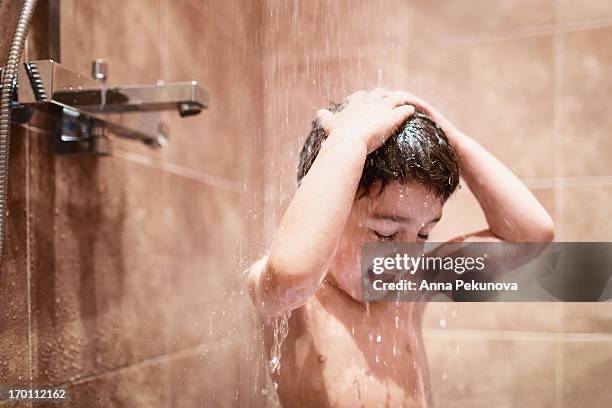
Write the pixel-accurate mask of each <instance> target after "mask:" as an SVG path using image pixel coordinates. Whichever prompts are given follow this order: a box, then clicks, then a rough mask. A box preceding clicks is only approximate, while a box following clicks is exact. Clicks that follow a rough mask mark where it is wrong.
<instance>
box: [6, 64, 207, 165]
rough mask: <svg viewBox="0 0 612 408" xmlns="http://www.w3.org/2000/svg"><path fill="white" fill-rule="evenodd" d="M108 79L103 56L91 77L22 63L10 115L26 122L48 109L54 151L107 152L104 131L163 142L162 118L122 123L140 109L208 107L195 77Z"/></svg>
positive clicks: (189, 111) (189, 112)
mask: <svg viewBox="0 0 612 408" xmlns="http://www.w3.org/2000/svg"><path fill="white" fill-rule="evenodd" d="M0 70H1V68H0ZM106 77H107V64H106V62H104V61H103V60H95V61H94V62H93V63H92V78H89V77H87V76H83V75H80V74H78V73H76V72H73V71H72V70H70V69H68V68H66V67H64V66H63V65H61V64H58V63H56V62H54V61H52V60H41V61H29V62H25V63H23V64H22V65H21V67H20V69H19V72H18V76H17V78H18V80H17V86H16V87H15V92H14V96H13V112H14V115H13V118H14V120H20V121H22V122H28V121H29V120H30V118H31V116H32V113H33V112H36V111H43V112H46V113H47V114H48V115H49V117H50V118H51V121H52V127H53V136H54V138H53V139H54V143H53V145H54V151H55V152H56V153H58V154H69V153H81V154H83V153H86V154H97V155H105V154H110V153H111V141H110V139H109V137H108V135H107V133H108V132H110V133H112V134H114V135H117V136H121V137H124V138H128V139H134V140H140V141H142V142H143V143H145V144H147V145H149V146H152V147H160V146H163V145H165V144H166V143H167V134H166V126H165V125H164V124H163V123H161V122H158V121H155V123H151V122H152V121H146V120H144V121H143V120H142V118H140V119H141V121H140V122H141V123H139V124H138V125H136V126H134V125H130V124H126V123H125V122H126V121H128V122H129V120H130V119H134V118H133V116H134V115H136V113H138V112H140V113H141V114H142V113H147V112H159V111H165V110H176V111H177V112H178V113H179V115H180V116H181V117H186V116H193V115H197V114H199V113H201V111H202V110H203V109H206V108H207V107H208V94H207V92H206V91H205V90H204V89H203V88H202V87H201V86H200V85H199V84H198V83H197V82H195V81H187V82H176V83H163V82H161V81H160V82H158V83H157V84H152V85H124V86H123V85H121V86H108V85H106V84H105V81H106ZM124 113H125V115H123V114H124ZM118 114H121V115H118ZM136 116H139V115H136ZM152 127H154V129H153V130H151V128H152Z"/></svg>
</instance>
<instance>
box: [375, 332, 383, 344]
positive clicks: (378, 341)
mask: <svg viewBox="0 0 612 408" xmlns="http://www.w3.org/2000/svg"><path fill="white" fill-rule="evenodd" d="M381 341H382V336H381V335H380V334H379V335H378V336H376V342H377V343H380V342H381Z"/></svg>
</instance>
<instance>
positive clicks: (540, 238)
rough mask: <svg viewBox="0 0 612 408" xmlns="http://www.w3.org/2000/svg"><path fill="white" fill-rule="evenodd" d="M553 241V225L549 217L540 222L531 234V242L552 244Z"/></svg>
mask: <svg viewBox="0 0 612 408" xmlns="http://www.w3.org/2000/svg"><path fill="white" fill-rule="evenodd" d="M554 239H555V223H554V222H553V220H552V218H551V217H550V215H548V214H547V217H546V218H545V219H544V220H542V221H541V222H540V223H539V225H538V226H537V227H536V228H535V229H534V231H533V233H532V238H531V241H532V242H552V241H554Z"/></svg>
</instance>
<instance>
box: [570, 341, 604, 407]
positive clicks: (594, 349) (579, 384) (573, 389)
mask: <svg viewBox="0 0 612 408" xmlns="http://www.w3.org/2000/svg"><path fill="white" fill-rule="evenodd" d="M561 347H562V357H561V360H562V364H563V378H562V381H563V382H562V384H563V388H562V402H561V404H562V405H563V406H566V407H577V406H580V407H593V408H596V407H597V408H599V407H601V408H604V407H609V406H610V402H611V401H612V388H610V372H611V371H612V339H610V338H607V339H601V340H599V339H591V340H588V339H585V340H584V341H566V342H563V343H562V345H561Z"/></svg>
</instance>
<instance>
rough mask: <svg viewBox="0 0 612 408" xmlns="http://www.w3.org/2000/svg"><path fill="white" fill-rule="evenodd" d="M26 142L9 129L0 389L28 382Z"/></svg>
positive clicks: (0, 271)
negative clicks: (9, 144)
mask: <svg viewBox="0 0 612 408" xmlns="http://www.w3.org/2000/svg"><path fill="white" fill-rule="evenodd" d="M27 138H28V132H27V131H26V130H25V129H24V128H22V127H18V126H12V127H11V146H10V161H9V163H10V168H9V170H10V173H9V180H8V182H9V191H8V218H7V224H6V233H5V235H4V251H3V253H2V261H1V262H0V387H8V386H26V385H27V384H28V382H29V379H30V358H29V352H30V350H29V341H28V336H29V328H28V324H29V322H28V313H29V305H28V268H27V262H28V260H27V235H26V234H27V212H26V205H27V204H26V202H27V197H26V194H27V184H26V183H27V176H26V173H27V158H26V151H27V149H26V146H27V140H26V139H27ZM24 406H25V404H24Z"/></svg>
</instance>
